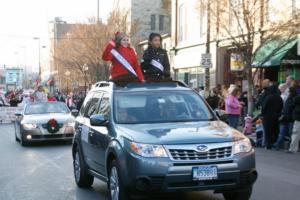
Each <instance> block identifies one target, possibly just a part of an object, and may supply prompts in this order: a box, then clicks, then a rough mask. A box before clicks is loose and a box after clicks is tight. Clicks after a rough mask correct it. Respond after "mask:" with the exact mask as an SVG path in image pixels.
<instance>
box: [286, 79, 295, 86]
mask: <svg viewBox="0 0 300 200" xmlns="http://www.w3.org/2000/svg"><path fill="white" fill-rule="evenodd" d="M294 81H295V80H294V78H293V76H288V77H286V80H285V84H286V86H287V87H288V88H290V87H291V86H292V84H293V82H294Z"/></svg>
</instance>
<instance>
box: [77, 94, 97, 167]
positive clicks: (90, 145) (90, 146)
mask: <svg viewBox="0 0 300 200" xmlns="http://www.w3.org/2000/svg"><path fill="white" fill-rule="evenodd" d="M101 97H102V92H95V93H94V94H93V96H92V98H91V100H90V102H89V105H88V108H87V110H86V112H85V115H84V118H85V119H84V120H85V123H84V126H83V127H82V128H83V129H82V130H83V131H82V133H84V134H83V137H84V141H85V151H86V154H87V156H88V163H89V166H90V168H92V169H94V170H97V169H98V168H99V166H98V164H97V163H96V162H95V159H94V157H95V153H96V152H95V151H94V138H93V134H94V130H93V129H92V126H91V123H90V117H91V116H92V115H94V114H96V113H97V111H98V108H99V103H100V99H101Z"/></svg>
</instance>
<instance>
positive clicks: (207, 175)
mask: <svg viewBox="0 0 300 200" xmlns="http://www.w3.org/2000/svg"><path fill="white" fill-rule="evenodd" d="M217 178H218V168H217V167H216V166H201V167H193V180H202V181H203V180H214V179H217Z"/></svg>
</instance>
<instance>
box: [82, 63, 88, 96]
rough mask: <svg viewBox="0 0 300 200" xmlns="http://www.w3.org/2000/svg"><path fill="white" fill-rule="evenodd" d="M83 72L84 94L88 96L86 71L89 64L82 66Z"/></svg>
mask: <svg viewBox="0 0 300 200" xmlns="http://www.w3.org/2000/svg"><path fill="white" fill-rule="evenodd" d="M82 69H83V72H84V96H86V72H87V71H88V70H89V66H88V65H87V64H84V65H83V66H82Z"/></svg>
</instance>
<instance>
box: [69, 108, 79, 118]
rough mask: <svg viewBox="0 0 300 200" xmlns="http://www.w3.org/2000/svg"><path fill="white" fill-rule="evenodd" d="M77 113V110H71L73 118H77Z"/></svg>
mask: <svg viewBox="0 0 300 200" xmlns="http://www.w3.org/2000/svg"><path fill="white" fill-rule="evenodd" d="M78 113H79V111H78V110H77V109H72V110H71V114H72V115H73V116H74V117H77V116H78Z"/></svg>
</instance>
